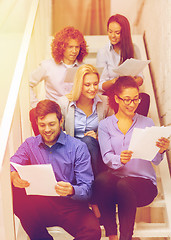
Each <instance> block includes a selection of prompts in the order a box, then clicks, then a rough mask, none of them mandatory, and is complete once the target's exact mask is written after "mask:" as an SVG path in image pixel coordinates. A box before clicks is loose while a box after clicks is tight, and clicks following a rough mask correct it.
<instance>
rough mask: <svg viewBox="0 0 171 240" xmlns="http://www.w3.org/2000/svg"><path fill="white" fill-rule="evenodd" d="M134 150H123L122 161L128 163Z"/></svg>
mask: <svg viewBox="0 0 171 240" xmlns="http://www.w3.org/2000/svg"><path fill="white" fill-rule="evenodd" d="M132 154H133V152H132V151H130V150H124V151H122V152H121V155H120V159H121V163H123V164H126V163H127V162H129V161H130V160H131V157H132Z"/></svg>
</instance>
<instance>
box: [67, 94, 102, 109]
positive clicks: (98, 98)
mask: <svg viewBox="0 0 171 240" xmlns="http://www.w3.org/2000/svg"><path fill="white" fill-rule="evenodd" d="M98 102H102V100H101V98H100V97H99V96H98V95H96V96H95V98H94V103H93V112H94V110H95V109H96V106H97V103H98ZM72 106H75V107H77V104H76V101H71V102H70V104H69V107H72Z"/></svg>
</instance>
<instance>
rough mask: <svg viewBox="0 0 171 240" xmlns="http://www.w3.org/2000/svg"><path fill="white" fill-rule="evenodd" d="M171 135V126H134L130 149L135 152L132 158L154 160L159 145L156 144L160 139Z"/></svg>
mask: <svg viewBox="0 0 171 240" xmlns="http://www.w3.org/2000/svg"><path fill="white" fill-rule="evenodd" d="M169 136H171V127H170V126H169V127H155V126H153V127H146V128H145V129H141V128H134V131H133V134H132V138H131V141H130V145H129V150H131V151H132V152H133V154H132V158H140V159H144V160H149V161H151V160H153V158H154V157H155V155H156V154H157V152H158V151H159V146H156V142H157V141H158V139H160V138H162V137H165V138H168V137H169Z"/></svg>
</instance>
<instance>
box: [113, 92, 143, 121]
mask: <svg viewBox="0 0 171 240" xmlns="http://www.w3.org/2000/svg"><path fill="white" fill-rule="evenodd" d="M121 98H122V99H121ZM123 99H131V100H133V99H139V91H138V89H137V88H125V89H123V91H122V93H120V94H119V96H116V95H115V101H116V103H118V106H119V108H118V114H122V115H125V116H127V117H133V116H134V114H135V110H136V109H137V107H138V104H139V103H138V102H137V103H134V102H133V101H132V102H131V103H130V104H129V105H127V104H125V103H124V101H123Z"/></svg>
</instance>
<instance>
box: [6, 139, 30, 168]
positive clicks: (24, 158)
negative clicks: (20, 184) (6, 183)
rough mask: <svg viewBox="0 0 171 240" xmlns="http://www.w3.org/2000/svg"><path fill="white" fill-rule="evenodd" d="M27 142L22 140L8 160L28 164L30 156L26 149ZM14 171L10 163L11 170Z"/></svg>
mask: <svg viewBox="0 0 171 240" xmlns="http://www.w3.org/2000/svg"><path fill="white" fill-rule="evenodd" d="M27 148H28V147H27V143H26V142H24V143H22V144H21V146H20V147H19V148H18V150H17V151H16V153H15V154H14V155H13V156H12V157H11V158H10V162H14V163H17V164H20V165H29V164H30V158H29V154H28V151H27ZM12 171H16V170H15V168H14V167H13V166H12V165H11V172H12Z"/></svg>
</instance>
